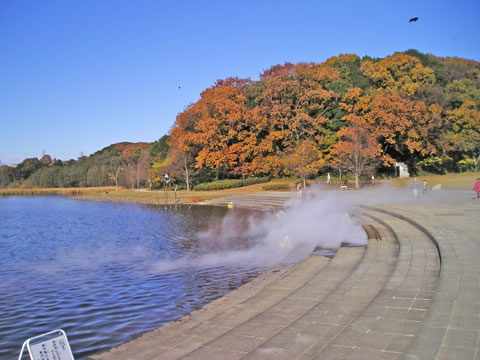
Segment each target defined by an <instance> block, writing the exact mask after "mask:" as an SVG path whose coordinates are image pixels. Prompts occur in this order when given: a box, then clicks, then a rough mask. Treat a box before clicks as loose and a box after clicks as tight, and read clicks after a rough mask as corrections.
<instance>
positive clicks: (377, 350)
mask: <svg viewBox="0 0 480 360" xmlns="http://www.w3.org/2000/svg"><path fill="white" fill-rule="evenodd" d="M365 216H370V217H371V219H372V221H373V222H374V224H375V225H374V226H375V227H376V228H377V230H378V231H379V232H380V235H381V238H382V240H381V241H383V239H384V238H385V236H386V234H385V233H384V232H385V231H388V232H389V233H390V234H392V235H394V236H395V237H396V238H397V239H398V244H399V255H398V260H397V261H396V263H395V269H394V271H393V273H392V274H391V276H390V277H389V278H388V281H387V282H386V285H385V286H384V287H383V289H382V290H381V291H380V292H379V293H378V295H377V296H376V298H375V299H374V300H373V301H372V302H371V303H370V304H368V306H367V307H366V308H365V310H364V311H363V312H362V313H361V314H360V315H359V316H358V317H357V318H356V319H355V320H354V321H352V322H351V323H350V324H349V326H348V327H347V328H346V329H345V330H344V331H343V332H342V333H341V334H339V335H338V336H336V337H335V338H334V339H333V340H332V341H330V342H329V343H328V344H327V346H325V347H323V348H322V349H320V351H318V352H316V353H315V354H311V356H304V357H303V358H302V359H322V360H329V359H369V360H370V359H372V360H373V359H402V358H404V357H405V355H406V353H407V351H408V349H409V348H410V347H411V346H412V344H413V341H414V340H415V339H416V337H417V336H418V333H419V332H420V330H421V328H422V324H423V321H424V319H425V317H426V315H427V312H428V310H429V308H430V307H431V306H432V301H431V299H432V297H433V295H434V291H435V288H436V286H437V281H438V274H439V269H440V260H439V256H438V252H437V249H436V247H435V246H434V244H433V243H432V242H431V240H430V238H429V237H428V235H427V234H425V233H424V232H423V231H422V230H421V229H419V228H418V227H417V226H415V225H412V224H410V223H408V222H406V221H404V220H402V219H399V218H397V217H395V216H391V215H387V214H383V213H378V212H375V211H369V212H367V214H365ZM380 224H383V229H382V227H380V226H379V225H380ZM369 246H370V242H369ZM366 283H367V284H368V282H366Z"/></svg>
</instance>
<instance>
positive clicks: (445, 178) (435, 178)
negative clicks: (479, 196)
mask: <svg viewBox="0 0 480 360" xmlns="http://www.w3.org/2000/svg"><path fill="white" fill-rule="evenodd" d="M477 178H480V172H479V173H461V174H446V175H425V176H417V180H418V181H419V182H420V183H422V182H423V180H424V179H425V180H427V182H428V186H429V187H433V186H435V185H437V184H441V185H442V189H465V190H471V189H472V188H473V185H474V184H475V180H476V179H477ZM412 181H413V179H412V178H397V179H394V180H392V184H394V185H398V186H406V185H407V184H409V183H411V182H412Z"/></svg>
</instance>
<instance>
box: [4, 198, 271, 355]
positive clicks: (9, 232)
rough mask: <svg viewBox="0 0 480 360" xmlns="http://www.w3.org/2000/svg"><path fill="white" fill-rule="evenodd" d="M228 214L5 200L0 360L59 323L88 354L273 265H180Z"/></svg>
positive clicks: (198, 252)
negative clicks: (214, 225)
mask: <svg viewBox="0 0 480 360" xmlns="http://www.w3.org/2000/svg"><path fill="white" fill-rule="evenodd" d="M225 212H226V210H225V209H222V208H214V207H191V208H186V207H185V208H181V209H178V210H168V211H165V210H164V209H163V208H156V207H151V206H144V205H133V204H116V203H98V202H84V201H72V200H68V199H66V198H62V197H55V196H51V197H7V198H0V314H1V315H0V359H14V358H17V357H18V354H19V351H20V348H21V346H22V343H23V342H24V341H25V340H26V339H27V338H29V337H32V336H36V335H39V334H41V333H44V332H48V331H50V330H54V329H57V328H62V329H64V330H65V331H66V333H67V335H68V337H69V341H70V344H71V347H72V351H73V353H74V356H75V358H76V359H85V358H86V357H87V356H89V355H92V354H94V353H96V352H98V351H101V350H105V349H107V348H110V347H112V346H115V345H118V344H120V343H123V342H125V341H127V340H129V339H132V338H134V337H136V336H138V335H140V334H142V333H144V332H146V331H149V330H152V329H154V328H156V327H158V326H160V325H162V324H165V323H167V322H169V321H172V320H175V319H177V318H179V317H181V316H183V315H185V314H187V313H190V312H191V311H193V310H195V309H199V308H201V307H202V306H203V305H205V304H206V303H209V302H211V301H213V300H214V299H216V298H218V297H220V296H223V295H225V294H226V293H228V292H230V291H231V290H232V289H235V288H237V287H239V286H240V285H242V284H244V283H246V282H248V281H250V280H251V279H252V278H254V277H255V276H256V275H257V274H258V273H259V272H261V271H263V270H265V267H259V266H256V267H252V266H251V265H248V266H247V265H243V266H242V265H238V264H236V265H233V264H230V265H229V264H223V265H216V266H215V265H214V264H207V265H203V266H194V267H192V266H188V261H187V262H186V263H185V262H183V263H180V264H182V266H178V264H179V263H178V262H177V263H175V259H180V258H182V257H184V256H185V255H186V254H187V255H188V256H190V257H191V258H195V256H202V254H205V253H207V252H209V251H211V247H212V246H216V245H215V242H213V243H209V244H208V246H206V245H205V244H206V241H205V236H203V237H202V236H198V234H199V233H201V232H202V231H206V230H207V228H208V227H209V224H212V223H218V222H219V221H221V219H222V218H223V217H224V215H225ZM207 243H208V242H207ZM212 244H213V245H212ZM239 246H241V247H242V246H244V247H245V246H247V245H246V244H245V243H242V244H240V245H239ZM169 262H172V263H173V264H176V265H175V266H164V265H165V263H166V264H168V263H169ZM159 264H160V265H159ZM162 264H163V265H162Z"/></svg>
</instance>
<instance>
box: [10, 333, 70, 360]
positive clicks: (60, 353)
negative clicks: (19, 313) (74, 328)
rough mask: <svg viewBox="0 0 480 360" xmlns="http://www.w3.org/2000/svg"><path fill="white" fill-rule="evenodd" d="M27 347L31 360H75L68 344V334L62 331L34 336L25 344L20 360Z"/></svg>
mask: <svg viewBox="0 0 480 360" xmlns="http://www.w3.org/2000/svg"><path fill="white" fill-rule="evenodd" d="M25 347H26V348H27V350H28V354H29V355H30V360H75V359H74V358H73V354H72V350H71V349H70V345H69V343H68V339H67V334H65V331H63V330H62V329H58V330H53V331H50V332H48V333H45V334H42V335H38V336H34V337H32V338H30V339H28V340H26V341H25V342H24V343H23V346H22V350H21V351H20V355H19V356H18V360H21V359H22V356H23V352H24V350H25Z"/></svg>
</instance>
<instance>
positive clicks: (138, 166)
mask: <svg viewBox="0 0 480 360" xmlns="http://www.w3.org/2000/svg"><path fill="white" fill-rule="evenodd" d="M139 178H140V162H138V163H137V189H138V188H140V179H139Z"/></svg>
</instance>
